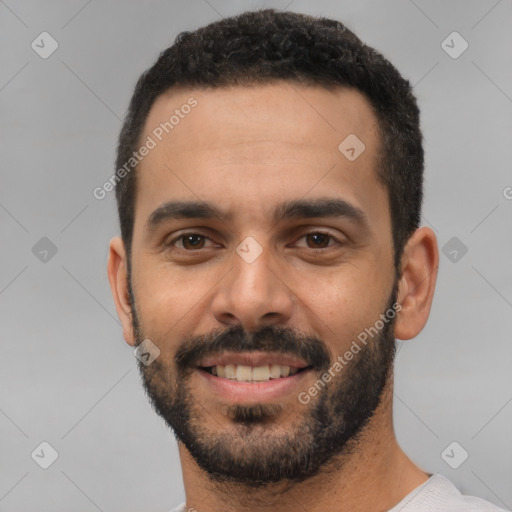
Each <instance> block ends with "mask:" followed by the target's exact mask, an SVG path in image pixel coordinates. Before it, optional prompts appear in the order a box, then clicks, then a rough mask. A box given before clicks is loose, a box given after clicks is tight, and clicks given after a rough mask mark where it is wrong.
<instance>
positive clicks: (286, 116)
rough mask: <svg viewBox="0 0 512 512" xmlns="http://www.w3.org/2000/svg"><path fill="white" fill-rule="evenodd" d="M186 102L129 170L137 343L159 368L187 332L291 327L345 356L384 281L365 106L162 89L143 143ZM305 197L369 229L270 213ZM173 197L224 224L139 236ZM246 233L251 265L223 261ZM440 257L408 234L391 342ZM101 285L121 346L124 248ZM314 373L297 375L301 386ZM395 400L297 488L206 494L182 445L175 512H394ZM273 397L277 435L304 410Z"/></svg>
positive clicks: (386, 262) (343, 97) (386, 270)
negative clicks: (191, 104) (355, 143)
mask: <svg viewBox="0 0 512 512" xmlns="http://www.w3.org/2000/svg"><path fill="white" fill-rule="evenodd" d="M190 96H193V97H194V98H196V99H197V101H198V105H197V107H195V108H194V109H193V110H192V111H191V113H190V114H188V115H187V116H186V118H185V119H183V120H181V121H180V124H179V125H178V126H176V127H175V128H174V130H173V131H172V132H171V133H170V134H169V135H167V136H166V137H164V139H163V140H162V141H161V142H160V143H159V144H158V145H157V147H156V148H155V149H153V150H152V151H151V152H150V153H149V154H148V156H146V157H145V158H144V159H143V161H142V162H141V163H140V164H139V166H138V168H137V176H138V183H137V200H136V215H135V225H134V236H133V245H132V283H133V289H134V295H135V298H136V304H137V313H138V316H139V320H140V322H141V326H142V329H143V332H144V335H145V337H147V338H150V339H151V340H158V346H159V348H160V351H161V354H160V356H159V357H160V358H162V359H161V360H162V362H163V363H162V364H169V365H170V364H171V361H172V359H173V356H174V354H175V352H176V348H177V346H178V343H179V342H180V341H181V340H183V339H184V338H185V337H186V336H189V335H194V336H198V335H201V334H204V333H210V332H212V331H213V330H214V329H218V328H225V327H228V326H231V325H242V326H243V327H244V328H246V329H247V330H248V331H249V330H252V329H256V328H258V327H261V326H262V325H265V324H274V325H282V326H288V327H297V328H298V329H300V330H302V331H304V332H307V333H313V334H314V335H315V336H316V337H318V338H319V339H321V340H323V341H324V342H325V344H326V345H327V346H328V347H329V349H330V350H331V351H332V353H333V354H343V353H344V352H345V351H346V350H347V349H348V348H349V346H350V343H351V341H352V340H353V339H354V338H355V337H356V336H357V334H358V333H360V332H361V331H363V330H364V329H365V328H366V327H369V326H371V325H373V324H374V323H375V320H376V319H377V318H379V314H380V313H381V312H382V311H384V309H385V306H386V303H387V299H388V297H389V294H390V291H391V289H392V285H393V282H394V267H393V256H394V253H393V245H392V232H391V218H390V210H389V202H388V195H387V191H386V189H385V188H384V186H383V185H382V184H381V183H380V182H379V181H378V180H377V177H376V172H375V166H376V161H377V157H376V155H377V149H378V144H379V133H378V129H377V126H376V118H375V116H374V114H373V112H372V110H371V107H370V105H369V102H368V101H367V100H366V98H365V97H364V96H363V95H361V94H360V93H359V92H357V91H355V90H351V89H343V88H337V89H335V90H332V91H328V90H326V89H324V88H322V87H312V86H303V85H300V86H299V85H295V84H294V85H291V84H288V83H286V82H276V83H273V84H268V85H267V84H266V85H258V86H256V87H253V88H247V87H230V88H221V89H211V90H195V89H194V90H192V89H173V90H172V91H169V92H167V93H165V94H163V95H161V96H160V97H159V98H157V100H156V102H155V104H154V105H153V107H152V109H151V111H150V114H149V116H148V119H147V121H146V125H145V129H144V133H143V135H142V137H141V140H145V139H146V136H148V135H151V132H152V130H153V129H154V128H155V127H156V126H158V125H159V124H160V123H161V122H163V121H165V120H167V119H168V118H169V116H170V115H171V114H172V113H173V111H174V110H175V109H176V108H179V107H180V106H181V105H183V104H184V103H186V102H187V99H188V98H190ZM351 133H353V134H356V135H357V137H358V138H359V139H360V140H362V141H363V142H364V144H365V146H366V149H365V151H364V152H363V153H362V154H361V155H360V156H359V157H358V158H357V159H356V160H355V161H353V162H350V161H349V160H348V159H347V158H346V157H345V156H344V155H343V154H342V153H341V152H340V151H339V150H338V145H339V144H340V143H341V142H342V141H343V140H344V139H345V138H346V137H347V136H348V135H349V134H351ZM318 197H335V198H343V199H345V200H346V201H348V202H350V203H351V204H353V205H355V206H357V207H358V208H360V209H361V210H363V211H364V213H365V215H366V217H367V219H368V229H367V230H364V229H361V228H360V227H359V226H358V225H356V224H354V223H353V222H351V221H350V220H348V219H346V218H330V217H326V218H315V219H294V220H282V221H279V220H278V221H277V222H275V220H274V219H273V218H272V215H271V214H272V211H273V208H274V206H275V205H276V204H278V203H280V202H281V201H283V200H293V199H301V198H308V199H313V198H318ZM171 199H181V200H198V199H201V200H205V201H211V202H214V203H216V204H217V205H219V206H221V207H223V208H225V209H227V210H228V211H229V212H232V213H233V218H232V219H231V220H224V221H221V220H219V219H211V220H205V219H182V220H170V221H168V222H167V223H166V224H165V225H162V226H159V227H158V228H157V229H156V230H155V231H154V232H150V231H148V230H147V229H146V221H147V219H148V217H149V216H150V215H151V213H152V212H153V211H154V210H155V209H156V208H158V207H159V206H160V205H162V204H164V203H165V202H167V201H169V200H171ZM184 230H190V231H193V232H198V233H200V234H203V235H204V236H206V237H208V239H207V241H206V242H205V245H204V246H203V249H202V250H201V251H202V252H201V251H199V252H200V254H199V255H195V256H191V255H190V252H189V253H187V251H186V249H185V248H183V245H182V243H181V242H178V243H177V246H179V248H178V247H175V248H174V250H172V249H170V248H167V249H166V248H165V247H164V242H166V241H167V242H168V241H170V240H172V239H174V238H176V237H178V236H179V235H180V233H181V232H183V231H184ZM318 231H321V232H327V233H328V234H330V235H332V236H333V237H334V239H331V241H330V242H329V243H330V244H332V245H331V246H329V247H327V248H324V249H316V256H313V255H312V254H311V253H312V252H314V251H313V250H312V249H309V252H308V242H307V239H306V238H305V235H306V234H308V233H314V232H318ZM248 236H251V237H253V238H255V239H256V240H257V241H258V243H259V244H260V246H261V247H262V253H261V255H260V256H259V257H258V258H257V259H256V260H255V261H254V262H252V263H251V264H248V263H247V262H246V261H244V260H243V259H242V258H241V257H240V256H239V255H238V254H237V252H236V251H235V249H236V247H237V246H238V245H239V244H240V243H241V242H242V240H244V239H245V238H246V237H248ZM336 240H337V241H339V242H340V243H337V242H336ZM309 243H310V244H311V242H309ZM310 247H313V248H314V247H315V246H314V245H313V246H311V245H310ZM322 251H323V252H322ZM438 258H439V256H438V248H437V241H436V237H435V234H434V233H433V231H432V230H431V229H430V228H428V227H421V228H419V229H418V230H416V232H415V233H414V234H413V235H412V236H411V237H410V239H409V241H408V243H407V245H406V248H405V251H404V255H403V257H402V261H401V267H400V279H399V283H398V301H399V303H400V304H401V306H402V309H401V311H400V312H399V313H398V314H397V317H396V321H395V327H394V335H395V337H396V338H398V339H401V340H407V339H411V338H413V337H415V336H416V335H417V334H418V333H419V332H420V331H421V330H422V329H423V327H424V325H425V324H426V322H427V319H428V316H429V313H430V308H431V303H432V299H433V294H434V288H435V282H436V278H437V267H438V261H439V259H438ZM108 277H109V281H110V285H111V288H112V293H113V296H114V301H115V305H116V309H117V312H118V315H119V318H120V320H121V322H122V325H123V333H124V338H125V340H126V342H127V343H128V344H129V345H132V346H133V345H134V344H135V343H136V338H135V333H134V332H133V324H132V316H131V315H132V311H131V308H130V301H129V293H128V286H127V264H126V251H125V247H124V245H123V242H122V240H121V239H120V238H119V237H115V238H113V239H112V240H111V242H110V253H109V261H108ZM317 378H318V376H317V375H309V376H308V378H307V382H305V386H304V387H302V388H301V389H300V391H303V390H304V389H307V388H308V387H309V386H310V385H311V384H313V382H314V381H315V380H316V379H317ZM190 385H191V390H192V393H193V396H194V398H195V399H196V400H197V401H198V402H200V403H201V404H203V408H204V417H203V418H201V420H202V421H203V422H204V424H205V425H206V426H207V427H208V429H209V430H210V432H211V433H215V432H219V433H220V432H222V431H224V430H226V429H230V428H231V429H234V428H236V426H233V425H232V424H231V423H230V419H229V418H228V417H227V416H226V415H224V414H223V413H222V411H221V405H222V403H221V401H220V400H219V399H218V397H215V396H212V394H211V392H210V391H209V389H208V388H207V387H206V386H204V385H203V384H202V382H201V380H200V379H198V378H197V375H192V377H191V380H190ZM298 391H299V390H298ZM392 397H393V381H392V376H391V378H390V379H389V380H388V382H387V385H386V388H385V391H384V394H383V396H382V401H381V403H380V404H379V406H378V407H377V409H376V411H375V414H374V415H373V417H372V418H371V420H370V423H369V424H368V426H367V428H366V429H365V430H364V432H363V435H362V436H361V439H360V440H359V442H358V443H357V445H356V450H355V451H354V452H353V453H351V454H350V455H347V456H346V457H345V459H344V460H343V461H342V462H343V465H342V466H341V467H340V468H339V469H338V470H337V471H328V469H329V468H325V469H326V470H325V471H322V472H321V474H319V475H317V476H315V477H313V478H311V479H309V480H306V481H304V482H301V483H300V484H296V485H291V486H286V487H285V486H283V485H280V484H275V485H274V486H269V487H268V488H264V489H246V488H244V487H243V486H240V485H239V486H233V485H229V484H220V483H216V482H214V481H212V480H211V479H209V478H208V476H207V475H206V474H205V473H204V472H203V471H202V470H201V468H200V467H199V466H198V465H197V464H196V462H195V461H194V459H193V458H192V457H191V455H190V453H189V452H188V451H187V449H186V448H185V447H184V446H183V445H182V444H181V443H179V453H180V459H181V465H182V472H183V480H184V486H185V492H186V504H187V508H188V507H194V508H195V509H196V510H198V511H199V512H214V511H218V510H225V511H227V512H231V511H233V512H234V511H235V510H237V511H238V510H240V509H241V508H243V509H244V510H247V511H249V512H256V511H263V510H269V509H272V507H275V506H278V507H279V508H278V509H279V510H280V511H290V512H291V511H296V510H297V503H300V504H301V505H302V506H303V508H304V509H305V510H309V511H311V512H316V511H322V512H330V511H333V512H334V511H338V512H339V511H347V512H348V511H351V512H358V511H368V510H375V511H385V510H388V509H390V508H392V507H393V506H394V505H396V504H397V503H398V502H399V501H400V500H401V499H402V498H403V497H404V496H405V495H407V494H408V493H409V492H410V491H412V490H413V489H414V488H416V487H417V486H418V485H420V484H422V483H423V482H425V481H426V480H427V479H428V477H429V475H428V474H427V473H425V472H424V471H423V470H422V469H421V468H419V467H418V466H417V465H415V464H414V463H413V462H412V461H411V460H410V459H409V458H408V457H407V455H406V454H405V453H404V452H403V450H402V449H401V448H400V446H399V445H398V443H397V440H396V437H395V433H394V429H393V422H392ZM281 402H282V403H283V405H284V408H283V411H282V414H278V415H277V416H276V418H275V420H274V421H275V422H276V424H278V425H279V426H281V427H283V428H290V426H291V425H292V422H293V419H294V417H296V416H297V415H298V414H300V412H301V411H303V407H304V405H301V404H300V403H299V402H298V401H297V398H296V396H295V395H294V396H290V397H289V398H286V399H284V400H282V401H281ZM273 509H274V510H275V508H273Z"/></svg>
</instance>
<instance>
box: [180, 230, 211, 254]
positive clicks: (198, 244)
mask: <svg viewBox="0 0 512 512" xmlns="http://www.w3.org/2000/svg"><path fill="white" fill-rule="evenodd" d="M204 239H205V237H204V236H202V235H197V234H194V233H191V234H188V235H182V236H181V237H180V238H179V239H178V240H181V241H182V245H183V248H184V249H188V250H194V249H202V248H203V247H204Z"/></svg>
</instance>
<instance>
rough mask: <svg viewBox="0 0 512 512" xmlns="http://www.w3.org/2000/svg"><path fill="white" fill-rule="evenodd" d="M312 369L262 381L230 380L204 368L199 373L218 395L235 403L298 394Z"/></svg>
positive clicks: (264, 400)
mask: <svg viewBox="0 0 512 512" xmlns="http://www.w3.org/2000/svg"><path fill="white" fill-rule="evenodd" d="M310 371H311V370H310V369H307V370H302V371H300V372H298V373H296V374H295V375H290V376H288V377H281V378H279V379H269V380H266V381H262V382H239V381H237V380H229V379H225V378H223V377H216V376H215V375H212V374H211V373H208V372H207V371H204V370H198V373H199V375H200V378H201V379H202V382H205V383H206V385H207V386H208V387H209V388H210V389H211V390H212V392H213V393H214V394H215V395H216V396H218V397H220V398H222V399H224V400H226V401H229V402H233V403H245V402H270V401H272V400H276V399H282V398H285V397H286V395H291V394H295V395H297V396H298V394H299V393H300V391H301V390H302V389H300V384H301V383H302V381H303V380H304V378H305V377H306V376H307V375H308V374H309V373H310Z"/></svg>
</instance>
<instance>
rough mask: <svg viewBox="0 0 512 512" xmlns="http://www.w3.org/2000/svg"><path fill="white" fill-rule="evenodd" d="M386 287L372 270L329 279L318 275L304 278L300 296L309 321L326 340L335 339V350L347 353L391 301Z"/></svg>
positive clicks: (333, 345) (298, 290)
mask: <svg viewBox="0 0 512 512" xmlns="http://www.w3.org/2000/svg"><path fill="white" fill-rule="evenodd" d="M381 275H382V273H381ZM386 286H387V284H386V283H384V282H382V280H379V279H378V276H377V275H376V273H375V271H373V270H372V269H369V268H368V269H366V271H365V272H362V271H361V269H358V270H357V271H354V272H351V273H347V272H345V273H341V272H340V273H339V274H338V275H335V276H330V277H329V278H325V279H322V278H321V277H320V276H318V275H317V276H315V279H305V278H304V277H302V278H301V282H300V284H298V286H297V287H296V290H297V292H296V293H297V296H298V298H299V299H300V300H299V301H298V302H299V304H302V306H299V307H301V308H302V310H303V313H304V314H305V315H306V316H307V318H308V320H307V322H308V323H310V324H311V325H313V326H315V329H317V332H318V333H319V334H320V336H321V337H322V339H324V340H325V341H326V342H328V341H329V340H331V343H329V344H330V345H332V347H333V349H335V350H336V348H338V349H339V350H344V349H345V348H346V347H348V346H349V345H350V343H351V341H352V339H354V338H356V337H357V335H358V334H359V333H360V332H362V331H364V329H365V328H367V327H369V326H371V325H373V324H374V323H375V321H376V320H377V319H378V318H379V315H380V314H381V313H382V312H383V308H384V307H385V304H386V303H387V299H388V295H387V293H388V290H387V288H386Z"/></svg>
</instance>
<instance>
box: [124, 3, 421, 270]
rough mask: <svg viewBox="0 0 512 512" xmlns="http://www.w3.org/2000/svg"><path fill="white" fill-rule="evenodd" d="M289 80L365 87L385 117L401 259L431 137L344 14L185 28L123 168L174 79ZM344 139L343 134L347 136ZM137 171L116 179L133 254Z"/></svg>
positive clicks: (151, 91)
mask: <svg viewBox="0 0 512 512" xmlns="http://www.w3.org/2000/svg"><path fill="white" fill-rule="evenodd" d="M280 80H285V81H289V82H294V83H297V84H303V85H320V86H324V87H326V88H328V89H332V88H333V87H336V86H341V87H350V88H354V89H356V90H358V91H360V92H361V93H362V94H363V95H364V96H365V97H366V98H367V99H368V100H369V102H370V104H371V106H372V109H373V112H374V114H375V116H376V118H377V121H378V131H379V133H380V147H379V152H378V155H379V156H378V162H376V175H377V178H378V179H379V180H380V182H381V183H382V184H383V185H384V186H385V187H386V188H387V191H388V198H389V205H390V211H391V224H392V234H393V244H394V251H395V268H396V269H398V266H399V262H400V258H401V255H402V252H403V248H404V246H405V243H406V242H407V240H408V238H409V237H410V236H411V234H412V233H413V232H414V231H415V230H416V229H417V228H418V227H419V223H420V218H421V204H422V199H423V165H424V164H423V146H422V135H421V130H420V119H419V109H418V106H417V103H416V98H415V97H414V95H413V93H412V86H411V85H410V83H409V81H407V80H406V79H404V78H403V77H402V76H401V75H400V73H399V72H398V70H397V69H396V68H395V67H394V66H393V65H392V64H391V63H390V62H389V61H388V60H387V59H386V58H385V57H383V56H382V55H381V54H380V53H379V52H377V51H376V50H375V49H373V48H371V47H369V46H367V45H366V44H364V43H363V42H362V41H361V40H360V39H359V38H358V37H357V36H356V35H355V34H354V33H353V32H351V31H350V30H349V29H348V28H347V27H345V26H344V25H343V24H342V23H341V22H339V21H336V20H332V19H328V18H323V17H313V16H309V15H305V14H300V13H294V12H289V11H277V10H275V9H262V10H257V11H248V12H244V13H242V14H239V15H237V16H233V17H230V18H224V19H221V20H219V21H216V22H214V23H211V24H209V25H207V26H205V27H202V28H199V29H197V30H195V31H193V32H188V31H186V32H181V33H180V34H178V36H177V37H176V39H175V41H174V44H173V45H172V46H170V47H169V48H167V49H166V50H164V51H163V52H162V53H161V54H160V56H159V58H158V59H157V61H156V63H155V64H154V65H153V66H152V67H151V68H149V69H148V70H146V71H145V72H144V73H143V74H142V75H141V76H140V78H139V79H138V81H137V84H136V86H135V91H134V93H133V96H132V98H131V101H130V106H129V110H128V113H127V115H126V118H125V120H124V124H123V127H122V130H121V133H120V136H119V144H118V149H117V160H116V168H117V169H120V168H122V167H123V165H124V166H125V165H126V162H128V161H129V160H130V157H131V156H132V154H133V152H134V151H136V150H137V149H138V147H139V144H140V137H141V132H142V130H143V128H144V124H145V121H146V118H147V116H148V114H149V111H150V109H151V107H152V105H153V103H154V101H155V99H156V98H157V97H158V96H159V95H161V94H162V93H164V92H166V91H168V90H169V89H171V88H173V87H176V88H177V87H191V88H201V89H204V88H219V87H223V86H237V85H238V86H250V85H257V84H265V83H272V82H277V81H280ZM340 142H341V141H340ZM136 181H137V180H136V172H135V169H134V170H133V171H132V172H128V173H126V176H125V177H124V178H123V179H121V180H119V181H118V182H117V184H116V199H117V207H118V214H119V222H120V228H121V236H122V238H123V242H124V245H125V248H126V251H127V255H128V264H129V263H130V253H131V244H132V237H133V226H134V219H135V198H136Z"/></svg>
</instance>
